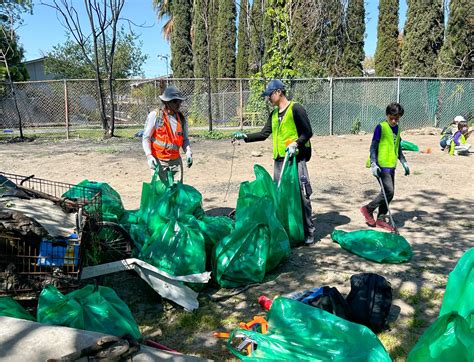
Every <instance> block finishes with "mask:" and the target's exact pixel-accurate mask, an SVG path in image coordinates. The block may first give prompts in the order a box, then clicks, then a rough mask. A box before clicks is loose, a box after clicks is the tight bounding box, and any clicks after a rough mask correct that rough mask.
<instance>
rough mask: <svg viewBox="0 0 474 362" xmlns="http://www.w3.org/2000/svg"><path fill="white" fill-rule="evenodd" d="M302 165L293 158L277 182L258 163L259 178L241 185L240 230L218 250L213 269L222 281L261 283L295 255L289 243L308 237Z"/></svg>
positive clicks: (231, 285) (237, 215)
mask: <svg viewBox="0 0 474 362" xmlns="http://www.w3.org/2000/svg"><path fill="white" fill-rule="evenodd" d="M297 167H298V166H297V164H296V162H288V163H287V167H285V168H284V169H283V174H282V176H281V177H282V180H281V183H280V187H277V185H275V183H274V182H273V180H272V178H271V176H270V175H269V174H268V172H267V171H266V170H265V169H264V168H263V167H262V166H259V165H255V166H254V172H255V181H252V182H248V181H247V182H243V183H242V184H241V185H240V191H239V197H238V200H237V208H236V212H235V230H234V232H233V233H232V234H230V235H229V236H227V237H226V238H224V239H223V240H221V241H220V242H219V243H218V244H217V245H216V247H215V250H214V253H213V260H212V261H213V268H212V269H213V272H214V277H215V278H216V280H217V282H218V283H219V285H220V286H222V287H226V288H234V287H238V286H242V285H246V284H250V283H259V282H262V281H263V279H264V277H265V274H266V273H268V272H269V271H271V270H272V269H274V268H276V267H277V266H278V265H279V264H280V263H282V262H283V261H285V260H286V259H287V258H288V257H289V256H290V253H291V248H290V246H291V245H298V244H299V243H300V242H301V241H302V240H303V239H304V231H303V216H302V209H301V196H300V185H299V179H298V168H297Z"/></svg>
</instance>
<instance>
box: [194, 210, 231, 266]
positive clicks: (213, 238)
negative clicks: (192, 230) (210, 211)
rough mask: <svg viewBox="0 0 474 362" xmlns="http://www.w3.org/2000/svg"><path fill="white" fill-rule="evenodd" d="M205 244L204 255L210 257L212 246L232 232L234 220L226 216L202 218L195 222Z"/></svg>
mask: <svg viewBox="0 0 474 362" xmlns="http://www.w3.org/2000/svg"><path fill="white" fill-rule="evenodd" d="M197 222H198V224H199V227H200V229H201V233H202V234H203V236H204V241H205V243H206V255H207V257H208V258H210V257H211V253H212V249H213V248H214V246H215V245H216V244H217V243H218V242H219V241H221V240H222V239H224V238H225V237H226V236H228V235H229V234H230V233H232V231H233V230H234V220H232V219H231V218H228V217H227V216H207V215H205V216H203V217H202V218H201V219H198V220H197Z"/></svg>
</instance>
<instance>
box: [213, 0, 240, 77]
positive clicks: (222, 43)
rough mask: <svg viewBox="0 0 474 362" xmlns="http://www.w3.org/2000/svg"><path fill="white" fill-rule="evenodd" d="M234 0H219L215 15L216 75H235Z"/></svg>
mask: <svg viewBox="0 0 474 362" xmlns="http://www.w3.org/2000/svg"><path fill="white" fill-rule="evenodd" d="M236 17H237V9H236V6H235V0H220V1H219V12H218V16H217V19H218V20H217V56H218V61H217V76H218V77H219V78H233V77H235V32H236V31H235V30H236V29H235V19H236Z"/></svg>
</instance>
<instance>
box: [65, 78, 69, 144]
mask: <svg viewBox="0 0 474 362" xmlns="http://www.w3.org/2000/svg"><path fill="white" fill-rule="evenodd" d="M64 113H65V115H66V117H65V118H66V139H67V140H68V139H69V101H68V96H67V80H66V79H64Z"/></svg>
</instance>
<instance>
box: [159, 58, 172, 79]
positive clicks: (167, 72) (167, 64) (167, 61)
mask: <svg viewBox="0 0 474 362" xmlns="http://www.w3.org/2000/svg"><path fill="white" fill-rule="evenodd" d="M157 57H158V59H164V60H165V64H166V77H168V76H169V74H170V73H169V70H168V69H169V60H170V56H169V55H168V54H158V55H157Z"/></svg>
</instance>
